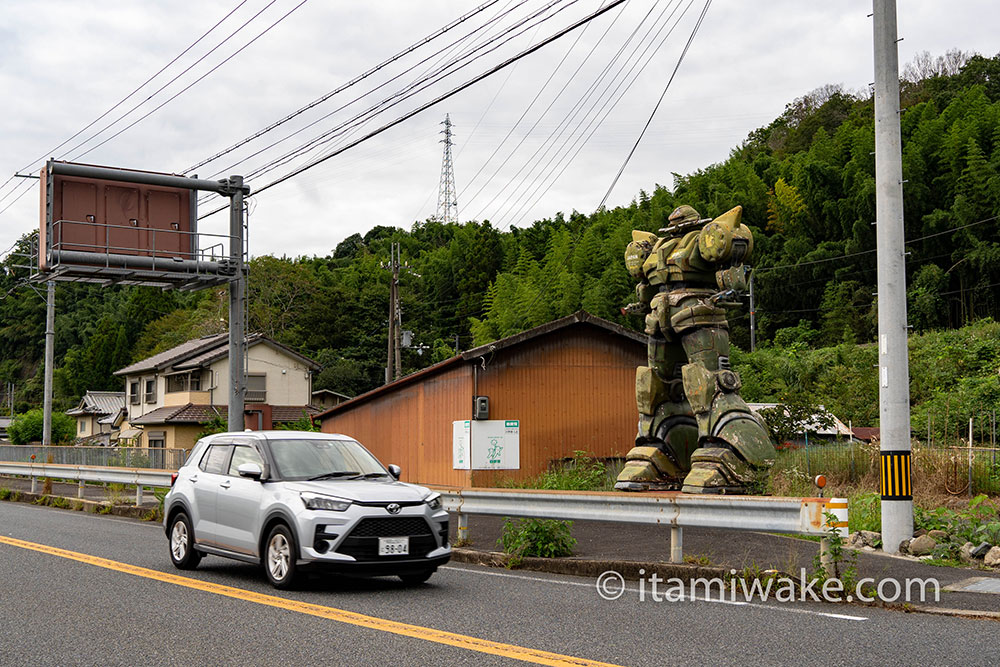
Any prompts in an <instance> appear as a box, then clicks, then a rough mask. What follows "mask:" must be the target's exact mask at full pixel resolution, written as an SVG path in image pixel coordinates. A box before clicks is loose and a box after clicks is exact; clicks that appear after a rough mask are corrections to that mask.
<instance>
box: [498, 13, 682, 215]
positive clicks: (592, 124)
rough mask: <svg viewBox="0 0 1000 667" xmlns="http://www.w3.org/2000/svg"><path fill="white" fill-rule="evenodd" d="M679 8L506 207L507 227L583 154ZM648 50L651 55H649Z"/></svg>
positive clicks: (626, 65)
mask: <svg viewBox="0 0 1000 667" xmlns="http://www.w3.org/2000/svg"><path fill="white" fill-rule="evenodd" d="M693 3H694V0H690V1H689V2H688V4H687V5H686V6H685V7H684V10H683V11H682V12H681V14H680V16H678V17H677V20H676V21H674V24H673V26H671V28H670V29H669V30H668V31H667V33H666V34H665V35H664V36H663V37H662V39H660V42H659V44H658V45H657V49H659V47H661V46H662V45H663V43H665V42H666V40H667V39H668V38H669V37H670V35H672V34H673V31H674V30H675V29H676V28H677V27H678V25H680V21H681V20H682V19H683V17H684V16H685V15H686V14H687V11H688V10H689V9H690V8H691V5H692V4H693ZM668 8H669V6H668ZM679 8H680V5H679V4H678V5H677V6H676V7H675V8H674V10H673V11H672V12H671V13H670V15H669V16H668V17H667V19H666V21H665V22H664V24H663V25H662V26H661V27H660V28H658V29H657V30H656V32H655V34H653V29H654V28H655V27H656V24H655V23H654V24H653V26H651V27H650V29H649V30H648V31H647V33H646V35H645V36H643V38H642V39H643V40H645V39H646V37H648V36H649V35H650V34H653V38H652V40H650V42H649V43H648V44H647V45H646V46H645V47H644V48H643V49H642V51H641V53H639V55H638V57H637V58H636V59H635V61H634V62H632V64H631V65H629V61H628V60H626V61H625V63H623V64H622V66H621V67H620V68H619V70H618V73H616V74H615V75H614V77H615V78H617V77H618V75H619V74H620V73H621V72H623V71H625V75H624V77H623V78H622V79H621V80H620V81H619V82H618V83H617V84H615V87H614V89H613V90H611V92H610V93H609V94H608V95H607V96H606V97H605V98H604V100H603V102H602V101H600V98H598V100H597V101H595V102H594V103H593V104H592V105H591V110H593V109H595V108H596V109H597V111H596V113H595V114H594V115H593V116H591V117H590V119H589V120H587V118H588V116H590V113H591V112H590V110H588V111H587V112H586V113H585V114H584V117H583V118H582V119H581V120H580V122H579V123H578V124H577V128H580V127H583V130H582V132H581V133H580V134H579V135H578V136H576V138H575V139H573V134H572V133H570V134H569V135H568V136H567V137H566V138H565V139H564V140H563V143H562V145H561V146H560V147H559V148H558V149H557V152H556V153H555V154H554V155H553V156H552V157H551V158H549V161H548V162H547V163H546V164H545V165H544V166H543V168H542V170H541V172H540V174H539V177H536V178H535V182H537V183H538V185H536V186H535V187H534V189H533V190H530V188H531V186H530V185H529V190H530V192H529V191H528V190H526V191H525V193H524V195H523V196H522V197H521V198H520V199H519V200H518V201H517V202H515V203H514V204H513V205H511V206H508V207H507V211H506V212H505V213H503V214H502V216H501V219H502V218H504V217H508V216H509V217H510V219H509V221H508V222H507V223H506V225H504V226H510V225H512V224H513V222H514V220H515V219H516V218H517V217H518V216H520V215H521V213H522V212H523V211H524V210H525V207H527V206H529V205H532V204H531V203H532V197H534V204H537V203H538V202H539V201H540V200H541V198H542V197H543V196H545V193H546V192H548V190H549V189H550V188H551V187H552V185H554V184H555V182H556V181H557V180H558V179H559V178H560V177H561V176H562V174H563V173H564V172H565V171H566V169H567V168H568V167H569V165H570V164H572V161H573V160H575V159H576V156H577V155H579V153H580V151H581V150H583V147H584V146H585V145H586V144H587V142H589V141H590V138H591V137H593V135H594V133H595V132H597V130H598V129H599V128H600V126H601V124H603V122H604V120H605V119H606V118H607V117H608V116H609V115H610V114H611V112H612V111H613V110H614V109H615V107H616V106H617V105H618V104H619V103H620V102H621V100H622V96H621V95H620V94H619V91H621V90H622V89H623V87H624V89H626V90H627V89H628V88H630V87H631V86H632V84H634V83H635V81H636V80H637V79H638V78H639V76H640V75H641V74H642V72H643V71H645V68H646V67H647V66H648V65H649V63H650V62H651V61H652V58H653V56H654V55H655V53H656V50H653V51H650V49H651V48H652V47H653V40H655V39H657V38H658V37H659V35H660V33H661V32H662V31H663V30H664V28H666V26H667V24H668V23H669V22H670V20H671V19H672V18H673V17H674V14H676V12H677V10H678V9H679ZM665 12H666V9H664V12H663V13H665ZM663 13H661V16H662V15H663ZM647 53H648V54H649V55H648V57H646V54H647ZM643 57H646V60H645V62H643V63H642V64H641V65H640V62H641V61H642V58H643ZM630 59H631V56H630ZM611 64H612V63H609V67H610V65H611ZM626 67H628V70H627V71H626ZM637 67H638V71H637V70H636V68H637ZM633 72H634V74H633ZM630 76H631V77H632V78H631V80H629V77H630ZM598 104H600V107H599V108H598ZM584 123H586V125H584ZM571 139H572V143H570V140H571ZM567 145H569V148H568V149H566V152H565V153H563V155H562V157H560V155H559V154H560V152H562V151H563V149H564V148H566V146H567ZM545 154H548V150H546V152H545ZM543 157H544V155H543ZM557 160H558V162H556V161H557ZM554 162H555V165H553V163H554ZM560 164H561V165H562V167H561V168H560V166H559V165H560ZM550 167H551V168H550ZM557 169H558V170H559V171H558V173H556V174H555V177H554V178H552V174H553V173H554V172H556V170H557ZM546 170H547V173H546ZM529 173H530V172H529ZM542 174H545V175H542ZM526 178H527V177H525V179H526ZM525 179H522V183H523V182H524V180H525ZM546 181H548V184H547V185H546V184H545V182H546ZM543 186H544V189H542V188H543ZM518 187H520V186H518ZM539 190H541V192H539ZM536 194H537V197H536V196H535V195H536ZM515 206H516V207H517V208H516V209H515Z"/></svg>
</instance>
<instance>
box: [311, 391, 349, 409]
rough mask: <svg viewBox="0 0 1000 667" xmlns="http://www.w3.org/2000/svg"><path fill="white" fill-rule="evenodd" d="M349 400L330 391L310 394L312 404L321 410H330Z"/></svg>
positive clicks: (347, 397)
mask: <svg viewBox="0 0 1000 667" xmlns="http://www.w3.org/2000/svg"><path fill="white" fill-rule="evenodd" d="M349 400H351V397H350V396H348V395H346V394H340V393H337V392H335V391H332V390H330V389H317V390H316V391H314V392H313V393H312V404H313V405H315V406H316V407H317V408H320V409H321V410H326V409H327V408H332V407H333V406H335V405H340V404H341V403H344V402H345V401H349Z"/></svg>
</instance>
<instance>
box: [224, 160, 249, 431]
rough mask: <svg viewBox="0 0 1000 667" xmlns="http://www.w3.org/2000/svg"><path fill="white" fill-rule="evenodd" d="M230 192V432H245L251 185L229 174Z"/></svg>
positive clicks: (241, 178) (228, 191) (227, 192)
mask: <svg viewBox="0 0 1000 667" xmlns="http://www.w3.org/2000/svg"><path fill="white" fill-rule="evenodd" d="M225 193H226V194H228V195H229V244H230V246H229V259H230V261H231V262H232V263H233V265H234V267H235V269H236V276H235V278H234V279H233V280H232V281H230V283H229V412H228V415H227V417H228V420H227V421H228V428H229V430H230V431H242V430H243V429H244V427H245V426H246V422H245V421H244V419H243V411H244V397H245V390H246V369H245V368H244V360H245V358H246V344H247V336H246V319H245V318H244V301H245V299H246V284H247V283H246V280H247V278H246V271H245V267H244V266H243V196H244V195H245V194H248V193H249V188H246V187H245V186H244V185H243V177H242V176H230V177H229V180H228V182H227V183H226V192H225Z"/></svg>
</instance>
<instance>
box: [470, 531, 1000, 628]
mask: <svg viewBox="0 0 1000 667" xmlns="http://www.w3.org/2000/svg"><path fill="white" fill-rule="evenodd" d="M451 559H452V561H454V562H457V563H465V564H469V565H483V566H486V567H497V568H506V569H515V570H528V571H531V572H545V573H548V574H564V575H571V576H578V577H593V578H595V585H596V578H597V577H598V576H599V575H600V574H601V573H602V572H607V571H609V570H611V571H614V572H618V573H619V574H621V575H622V576H623V577H625V578H626V579H638V578H639V577H640V576H645V577H648V576H650V575H651V574H653V573H656V574H657V575H659V576H660V577H663V578H664V579H667V578H670V577H677V578H678V579H680V580H682V581H690V580H691V579H699V578H708V579H711V578H715V577H719V578H721V577H724V576H725V575H727V574H730V573H731V568H725V567H716V566H705V565H693V564H688V563H662V562H642V561H622V560H593V559H585V558H534V557H525V558H522V559H521V563H520V564H519V565H518V566H517V567H511V568H508V563H509V562H510V560H511V556H510V554H506V553H503V552H499V551H477V550H475V549H465V548H455V547H453V548H452V550H451ZM640 570H642V573H640ZM831 604H833V603H831ZM837 604H838V605H839V604H848V605H851V606H854V607H859V608H862V609H864V608H878V609H889V610H892V611H902V612H905V613H919V614H933V615H936V616H952V617H955V618H967V619H976V620H990V621H1000V612H995V611H978V610H972V609H952V608H948V607H931V606H927V605H910V606H899V605H888V604H865V603H859V602H854V603H850V602H849V603H837Z"/></svg>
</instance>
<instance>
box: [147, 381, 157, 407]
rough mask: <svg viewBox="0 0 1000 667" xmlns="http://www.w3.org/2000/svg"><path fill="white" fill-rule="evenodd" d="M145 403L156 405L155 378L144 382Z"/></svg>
mask: <svg viewBox="0 0 1000 667" xmlns="http://www.w3.org/2000/svg"><path fill="white" fill-rule="evenodd" d="M146 402H147V403H156V378H153V379H152V380H146Z"/></svg>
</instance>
